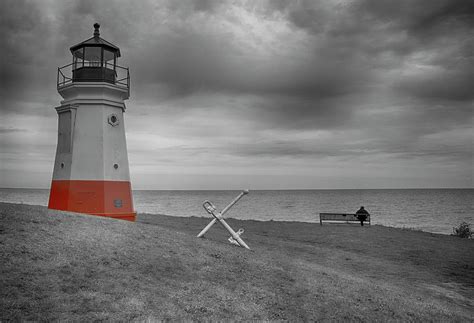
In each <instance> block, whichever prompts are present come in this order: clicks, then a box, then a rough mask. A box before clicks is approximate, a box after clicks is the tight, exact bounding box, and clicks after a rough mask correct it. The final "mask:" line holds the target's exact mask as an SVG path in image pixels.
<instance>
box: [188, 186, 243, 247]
mask: <svg viewBox="0 0 474 323" xmlns="http://www.w3.org/2000/svg"><path fill="white" fill-rule="evenodd" d="M248 193H249V190H243V191H242V192H241V193H240V194H239V196H237V197H236V198H235V199H234V200H233V201H232V202H230V203H229V205H227V206H226V207H225V208H224V209H223V210H222V212H217V208H216V207H215V206H214V204H212V203H211V202H210V201H208V200H206V201H204V203H203V204H202V206H203V207H204V209H205V210H206V211H207V213H209V214H211V215H212V216H213V217H214V219H212V221H211V222H209V224H208V225H207V226H206V227H205V228H204V229H202V231H201V232H199V234H198V235H197V237H198V238H200V237H202V236H203V235H204V234H205V233H206V232H207V231H209V229H210V228H211V227H212V226H213V225H214V223H216V222H217V221H219V223H220V224H222V226H223V227H224V228H226V230H227V231H229V233H230V235H231V236H230V238H229V239H228V240H229V242H230V243H233V244H235V245H238V246H240V247H244V248H246V249H249V250H250V248H249V246H247V244H246V243H245V242H244V240H242V238H241V237H240V235H241V234H242V233H244V229H239V230H238V231H237V232H235V231H234V230H233V229H232V228H231V227H230V225H229V224H228V223H227V222H226V221H225V220H224V217H223V216H224V214H225V213H226V212H227V211H229V209H230V208H231V207H232V206H234V204H235V203H237V202H238V201H239V200H240V199H241V198H242V197H243V196H244V195H246V194H248Z"/></svg>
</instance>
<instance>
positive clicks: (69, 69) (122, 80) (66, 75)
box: [57, 62, 130, 93]
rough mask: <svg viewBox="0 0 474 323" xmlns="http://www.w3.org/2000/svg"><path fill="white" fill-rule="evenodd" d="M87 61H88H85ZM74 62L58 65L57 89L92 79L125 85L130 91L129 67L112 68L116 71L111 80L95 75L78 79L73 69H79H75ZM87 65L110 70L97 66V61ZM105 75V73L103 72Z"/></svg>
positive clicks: (91, 80) (92, 80)
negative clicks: (90, 77)
mask: <svg viewBox="0 0 474 323" xmlns="http://www.w3.org/2000/svg"><path fill="white" fill-rule="evenodd" d="M85 63H87V62H85ZM73 65H74V63H70V64H67V65H64V66H62V67H58V75H57V89H58V90H59V89H60V88H62V87H64V86H66V85H69V84H71V83H73V82H85V81H90V82H103V81H104V82H107V83H112V84H115V85H118V86H121V87H124V88H126V89H127V90H128V93H130V72H129V69H128V67H123V66H119V65H115V70H111V71H112V72H114V73H115V77H114V79H113V80H110V79H109V78H105V76H104V77H100V76H99V77H94V79H77V78H75V77H74V73H73V71H77V70H78V69H76V70H74V69H73ZM85 67H90V68H94V69H95V68H97V70H98V71H105V70H106V69H107V70H110V69H108V68H106V67H105V68H104V67H97V65H96V64H95V62H89V66H87V65H85ZM102 75H104V74H102Z"/></svg>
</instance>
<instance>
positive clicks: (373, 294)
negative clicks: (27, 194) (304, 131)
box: [0, 204, 474, 321]
mask: <svg viewBox="0 0 474 323" xmlns="http://www.w3.org/2000/svg"><path fill="white" fill-rule="evenodd" d="M209 220H210V219H208V218H177V217H167V216H160V215H139V221H138V222H136V223H130V222H125V221H119V220H112V219H105V218H100V217H94V216H87V215H79V214H73V213H65V212H57V211H51V210H47V209H46V208H44V207H40V206H28V205H15V204H0V263H1V267H0V287H1V288H0V319H1V320H7V319H21V320H40V319H41V320H58V319H59V320H61V319H70V320H71V319H72V320H97V319H107V320H143V319H191V320H222V319H239V320H252V319H255V320H290V321H301V320H356V321H357V320H374V321H375V320H377V321H381V320H382V321H385V320H403V321H405V320H423V321H425V320H436V321H444V320H448V321H449V320H462V321H469V320H472V319H473V318H474V312H473V310H472V308H473V305H474V304H473V302H472V299H473V298H474V288H473V285H472V282H473V279H474V274H473V271H472V267H470V266H471V264H472V260H473V253H472V250H473V242H474V241H472V240H466V239H459V238H456V237H450V236H443V235H433V234H429V233H423V232H413V231H408V230H399V229H392V228H385V227H381V226H372V227H363V228H362V227H357V226H323V227H320V226H319V224H317V225H316V224H308V223H285V222H274V221H270V222H259V221H237V220H233V219H231V220H229V223H230V224H231V226H232V227H234V228H235V229H237V228H239V227H244V228H245V234H244V236H243V238H244V239H245V241H246V242H247V243H248V244H249V245H250V247H251V248H252V249H253V250H252V251H248V250H245V249H242V248H239V247H236V246H233V245H231V244H229V243H228V242H227V238H228V234H227V232H226V231H224V229H223V228H221V227H219V226H218V225H216V226H214V227H213V228H212V229H211V230H210V231H209V233H208V234H207V235H206V238H205V239H198V238H196V237H195V235H196V234H197V233H198V232H199V231H200V230H201V229H202V228H203V227H204V226H205V225H206V224H207V223H208V222H209ZM452 273H456V275H453V274H452Z"/></svg>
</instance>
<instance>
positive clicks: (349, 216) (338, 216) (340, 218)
mask: <svg viewBox="0 0 474 323" xmlns="http://www.w3.org/2000/svg"><path fill="white" fill-rule="evenodd" d="M323 222H327V223H352V222H357V223H360V220H359V219H358V218H357V217H356V215H355V214H354V213H319V223H320V224H321V225H323ZM364 223H368V224H369V225H370V215H368V216H367V219H366V220H364Z"/></svg>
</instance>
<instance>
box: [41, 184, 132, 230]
mask: <svg viewBox="0 0 474 323" xmlns="http://www.w3.org/2000/svg"><path fill="white" fill-rule="evenodd" d="M48 208H49V209H54V210H62V211H70V212H78V213H86V214H92V215H98V216H105V217H110V218H116V219H122V220H127V221H135V217H136V213H135V212H134V211H133V203H132V191H131V185H130V182H125V181H84V180H53V181H52V184H51V191H50V195H49V204H48Z"/></svg>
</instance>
